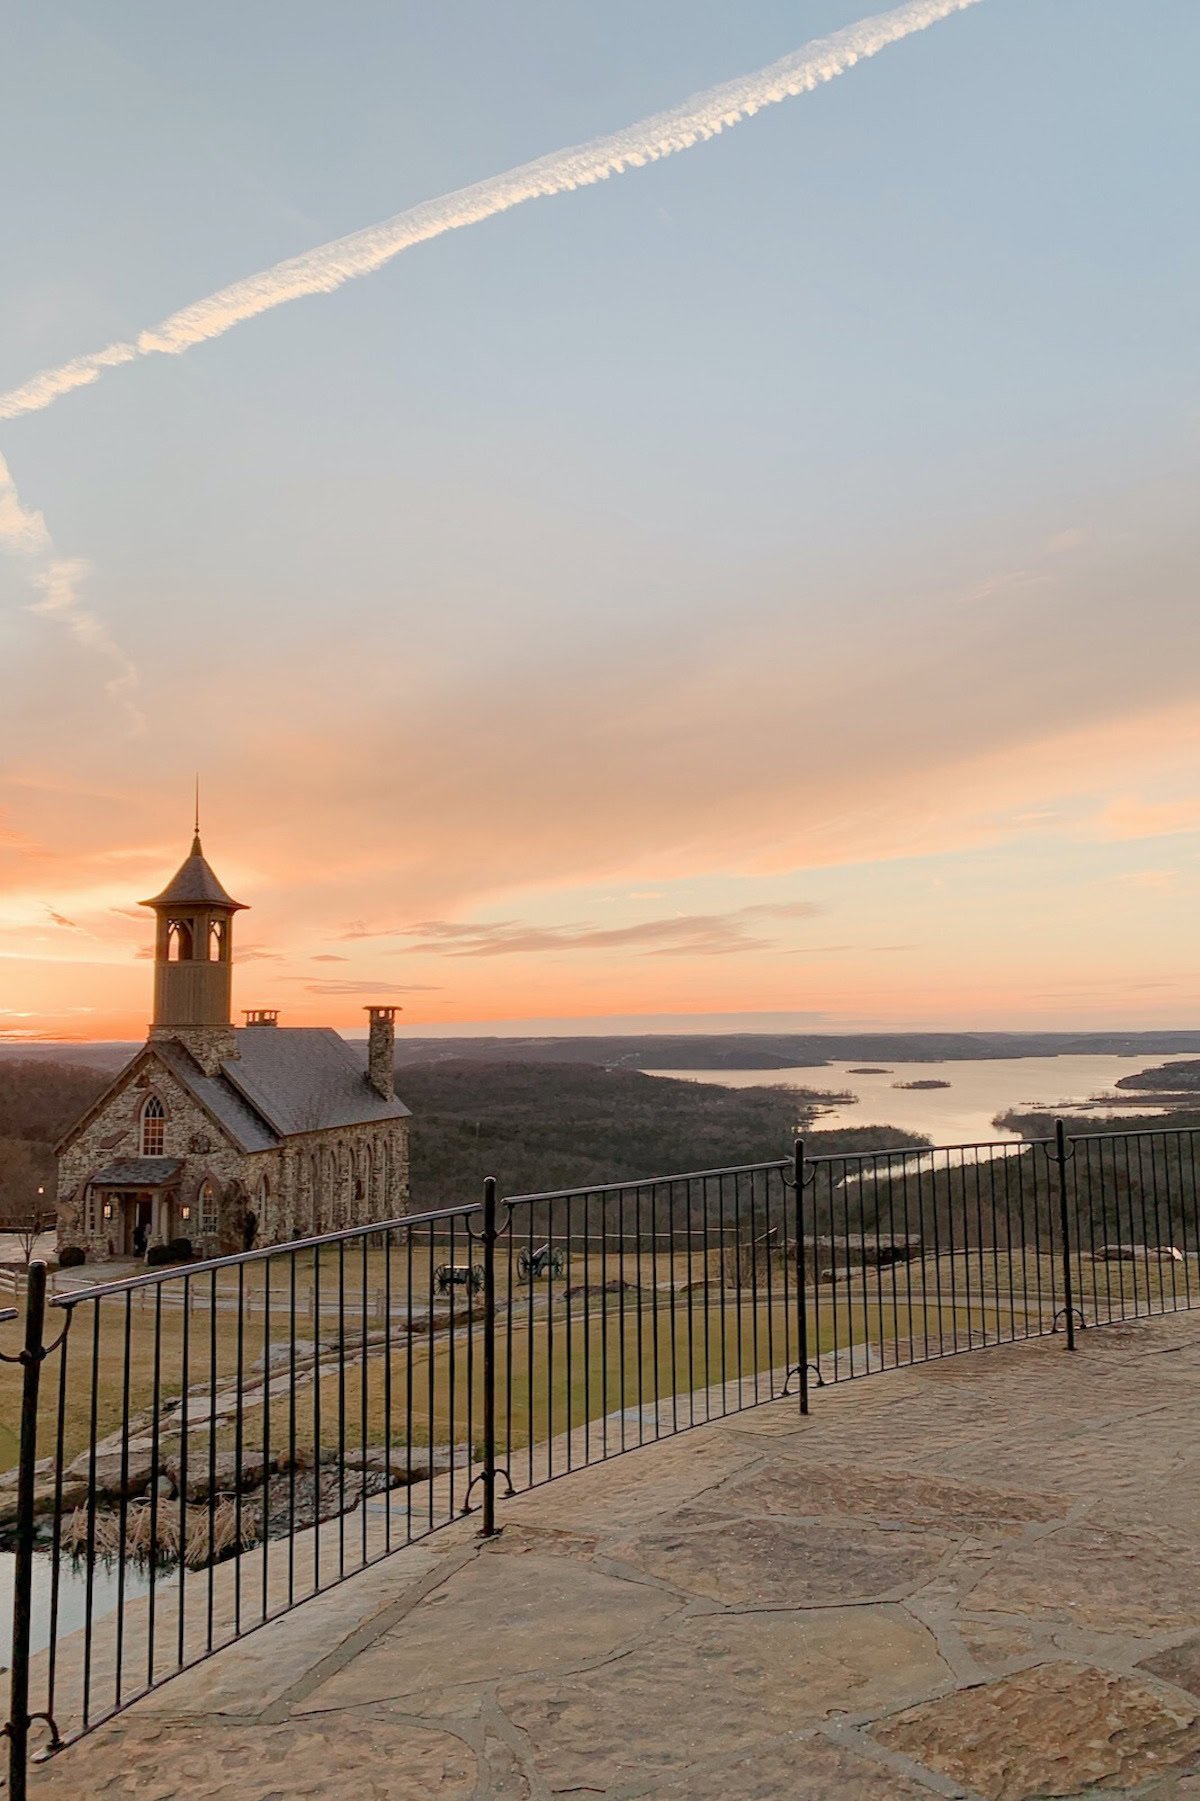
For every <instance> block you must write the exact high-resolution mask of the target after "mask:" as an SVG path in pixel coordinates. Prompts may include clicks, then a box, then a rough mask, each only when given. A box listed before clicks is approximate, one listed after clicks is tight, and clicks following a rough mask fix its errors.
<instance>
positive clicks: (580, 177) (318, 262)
mask: <svg viewBox="0 0 1200 1801" xmlns="http://www.w3.org/2000/svg"><path fill="white" fill-rule="evenodd" d="M978 4H979V0H908V4H906V5H903V6H897V7H894V8H893V9H892V10H891V11H890V12H885V13H878V14H875V15H873V16H872V17H870V18H867V19H861V20H859V22H858V23H857V24H856V25H847V26H846V27H845V29H844V30H842V31H835V32H834V33H833V34H832V35H831V36H829V37H824V38H816V39H814V40H813V42H811V43H809V44H805V45H804V46H803V48H802V49H800V50H795V51H793V52H792V53H791V54H790V55H788V56H784V57H781V58H780V59H779V61H778V62H774V63H768V64H767V66H766V68H764V69H759V70H757V71H755V73H753V74H751V75H741V76H738V77H737V78H736V79H735V80H733V81H727V82H723V83H722V84H721V85H720V86H719V87H715V88H708V89H707V90H706V91H705V92H704V93H702V94H694V95H693V96H692V98H691V99H690V100H685V101H684V102H683V103H682V105H680V106H676V107H672V108H671V109H670V110H669V111H667V112H662V113H655V114H654V115H653V116H652V117H651V118H649V119H643V120H642V122H641V123H640V124H638V125H629V126H626V127H625V129H624V130H622V131H616V132H613V133H611V134H610V135H609V136H608V137H602V138H593V139H592V140H591V142H590V143H587V144H577V145H575V146H574V147H572V148H570V149H566V150H556V151H553V152H551V154H550V155H549V156H542V157H539V158H538V159H537V160H536V161H535V162H531V163H522V164H521V166H520V167H519V168H516V169H510V170H508V171H507V173H505V174H503V175H493V176H491V177H489V179H488V180H487V181H479V182H475V183H474V184H473V185H472V186H471V187H466V188H458V189H456V190H455V192H454V193H452V194H444V195H443V196H442V197H441V198H440V199H438V200H426V201H423V202H422V203H421V204H420V205H419V206H413V207H409V208H408V210H407V211H406V212H403V213H397V214H396V215H395V216H394V217H393V218H391V219H385V220H384V221H383V222H382V223H381V224H379V225H369V226H367V227H366V229H365V230H363V231H356V232H352V233H351V234H350V235H349V237H345V238H336V239H334V240H333V242H332V243H329V244H320V245H318V246H317V248H316V249H314V250H306V251H305V252H304V253H303V254H302V255H301V256H295V257H291V258H290V259H289V260H288V261H286V262H282V263H276V264H275V265H274V267H273V268H270V269H264V270H263V271H261V272H260V273H259V274H258V275H251V276H248V277H247V278H246V279H245V280H244V281H237V282H234V283H233V284H232V286H230V287H227V288H220V289H218V291H217V292H216V293H215V294H209V295H208V296H207V298H206V299H204V300H197V301H195V302H194V303H193V304H192V305H191V306H186V307H184V308H183V309H182V310H181V311H180V312H177V313H172V314H171V315H170V317H169V318H166V319H164V320H163V321H162V322H161V324H159V325H155V326H152V327H151V328H150V329H149V330H148V331H144V332H142V333H141V335H140V336H139V337H138V338H137V339H136V340H135V341H134V342H132V343H118V344H110V345H109V346H108V348H107V349H106V350H99V351H95V352H94V353H93V354H91V355H90V356H81V357H75V358H74V359H73V360H72V361H71V362H69V363H63V364H62V365H61V366H60V367H59V368H57V369H46V370H43V371H42V373H41V374H40V375H35V376H33V377H32V379H31V380H29V381H27V382H25V383H23V384H22V386H20V387H18V388H13V389H11V390H10V391H9V392H8V393H6V394H0V419H14V418H16V417H17V416H18V415H19V414H21V413H36V412H40V411H41V409H42V408H43V407H48V406H50V405H51V404H52V403H53V402H54V401H56V400H59V399H61V397H62V396H63V395H64V394H69V393H70V392H71V391H72V389H74V388H82V387H86V386H87V385H88V384H89V383H91V382H94V381H97V380H98V379H99V378H100V376H101V375H102V374H103V373H104V371H105V370H106V369H112V368H115V367H117V366H118V365H119V364H122V363H130V362H133V361H134V359H135V358H137V357H143V356H155V355H165V356H178V355H180V354H181V353H182V352H183V351H185V350H190V349H191V348H192V346H193V345H194V344H204V343H207V342H208V340H209V339H210V338H219V337H220V336H221V335H222V333H224V332H227V331H229V330H231V329H232V327H233V326H235V325H240V324H241V323H242V321H243V320H244V319H253V318H255V317H256V316H257V315H258V314H259V313H265V312H268V311H269V310H270V309H271V308H272V307H276V306H283V305H284V303H285V302H286V301H289V300H299V299H300V298H301V297H302V296H303V295H305V294H330V293H332V292H333V290H334V289H335V288H340V287H341V286H342V284H343V282H347V281H353V280H354V279H355V277H356V276H360V275H369V274H371V273H372V272H373V271H374V270H376V269H380V268H382V267H383V265H384V264H385V263H388V262H390V261H391V259H392V258H393V257H394V256H399V255H400V254H401V252H402V251H405V250H410V249H412V247H413V245H414V244H423V243H427V242H428V240H429V239H430V238H438V237H441V236H442V235H443V233H445V232H448V231H457V230H459V229H461V227H463V226H464V225H476V224H478V223H479V222H480V220H483V219H490V218H493V217H494V216H495V215H496V214H497V213H503V212H507V211H508V210H509V208H510V207H514V206H520V205H521V204H522V202H523V201H526V200H536V199H539V198H541V197H543V196H546V195H550V194H565V193H568V192H570V191H571V190H572V189H573V188H581V187H587V186H589V185H590V184H591V183H593V182H597V181H606V180H607V179H608V177H609V176H611V175H621V174H623V173H624V171H625V170H626V169H638V168H642V167H643V166H644V165H645V164H646V163H652V162H658V161H659V160H660V159H661V158H662V157H665V156H673V155H674V154H675V153H676V151H679V150H690V149H691V148H692V146H693V145H695V144H698V143H700V142H702V141H703V140H704V139H706V138H712V137H716V135H717V133H718V132H721V131H724V130H726V129H727V128H728V127H729V126H732V125H738V124H740V123H741V121H742V120H743V119H749V118H752V117H753V115H754V114H755V113H756V112H759V111H760V110H761V109H762V108H763V107H764V106H774V105H776V104H777V103H778V102H779V101H781V100H788V99H790V98H792V97H793V96H795V95H798V94H807V93H811V91H812V90H813V89H814V88H817V87H820V86H821V85H822V83H824V82H827V81H833V80H834V79H835V77H837V76H838V75H843V74H845V72H846V70H847V69H852V68H853V67H854V65H855V63H858V62H861V61H863V59H864V58H866V57H869V56H875V55H877V54H878V52H879V51H880V50H885V49H886V48H887V47H888V45H889V44H896V43H899V42H900V40H901V39H902V38H907V37H911V36H912V34H913V33H914V32H916V31H924V30H926V29H927V28H928V27H929V26H930V25H936V24H937V23H938V22H939V21H940V20H942V19H946V18H949V17H950V15H951V14H952V13H958V12H965V11H966V9H967V7H969V6H977V5H978Z"/></svg>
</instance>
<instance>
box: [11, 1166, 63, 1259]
mask: <svg viewBox="0 0 1200 1801" xmlns="http://www.w3.org/2000/svg"><path fill="white" fill-rule="evenodd" d="M53 1170H54V1160H53V1156H52V1154H51V1152H50V1147H49V1146H48V1145H41V1144H31V1143H30V1142H29V1141H28V1140H26V1139H23V1138H0V1233H7V1234H10V1235H11V1236H12V1237H13V1238H15V1239H16V1241H17V1245H18V1248H19V1251H20V1256H21V1261H22V1263H23V1264H24V1266H25V1268H26V1269H28V1267H29V1264H30V1262H31V1261H32V1258H33V1253H34V1249H35V1247H36V1245H37V1241H38V1238H39V1237H40V1236H41V1234H42V1233H43V1232H45V1231H46V1230H47V1229H48V1228H49V1227H50V1226H52V1225H53V1224H54V1218H55V1208H54V1203H53V1201H52V1200H51V1199H50V1198H49V1196H50V1192H51V1184H52V1179H53Z"/></svg>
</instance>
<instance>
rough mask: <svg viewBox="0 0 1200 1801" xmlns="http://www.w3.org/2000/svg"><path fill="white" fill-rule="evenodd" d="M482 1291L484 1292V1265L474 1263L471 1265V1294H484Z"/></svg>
mask: <svg viewBox="0 0 1200 1801" xmlns="http://www.w3.org/2000/svg"><path fill="white" fill-rule="evenodd" d="M482 1290H483V1265H482V1264H481V1263H473V1264H472V1265H471V1293H472V1294H480V1293H482Z"/></svg>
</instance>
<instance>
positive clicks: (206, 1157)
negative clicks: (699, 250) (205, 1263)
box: [58, 1053, 409, 1259]
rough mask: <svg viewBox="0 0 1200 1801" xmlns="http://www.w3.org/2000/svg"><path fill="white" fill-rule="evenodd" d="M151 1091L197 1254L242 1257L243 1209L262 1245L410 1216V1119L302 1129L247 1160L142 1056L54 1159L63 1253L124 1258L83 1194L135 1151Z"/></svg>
mask: <svg viewBox="0 0 1200 1801" xmlns="http://www.w3.org/2000/svg"><path fill="white" fill-rule="evenodd" d="M139 1063H140V1067H139ZM150 1094H156V1095H157V1096H158V1097H159V1099H160V1100H161V1101H162V1103H163V1106H164V1108H165V1109H166V1121H165V1130H164V1146H163V1154H164V1155H165V1156H167V1157H179V1158H182V1159H183V1164H184V1167H183V1171H182V1173H181V1178H180V1185H179V1199H180V1202H181V1203H186V1204H188V1205H189V1206H190V1209H191V1217H190V1219H189V1220H188V1221H187V1222H182V1221H179V1220H178V1219H176V1220H175V1222H174V1223H173V1225H172V1227H171V1231H172V1232H173V1233H175V1234H177V1235H179V1236H182V1237H188V1238H190V1239H191V1240H192V1243H193V1245H194V1247H195V1249H196V1251H197V1252H198V1253H200V1254H201V1255H204V1256H217V1255H223V1254H225V1253H228V1252H231V1251H240V1250H241V1249H242V1248H243V1228H244V1223H245V1216H246V1213H247V1210H249V1211H251V1212H253V1214H254V1215H255V1218H256V1221H257V1233H256V1238H255V1243H256V1244H258V1245H268V1244H282V1243H286V1242H287V1241H288V1240H290V1239H294V1238H306V1237H308V1236H309V1235H310V1234H313V1233H317V1232H336V1231H339V1230H341V1229H343V1228H345V1227H347V1226H358V1225H369V1224H370V1223H371V1221H373V1220H385V1219H395V1218H397V1217H399V1216H400V1215H402V1214H404V1213H406V1212H407V1211H408V1210H409V1150H408V1122H407V1120H404V1119H399V1120H389V1121H387V1122H386V1123H384V1124H368V1125H361V1126H347V1127H344V1128H337V1129H334V1130H331V1131H327V1132H307V1133H301V1134H298V1135H297V1136H296V1137H293V1138H288V1139H287V1140H285V1141H284V1143H283V1144H282V1145H281V1146H280V1147H279V1148H278V1149H275V1150H270V1151H259V1152H255V1153H253V1154H251V1155H246V1154H244V1153H243V1152H241V1151H239V1150H237V1149H236V1147H234V1146H233V1145H231V1144H229V1143H228V1141H227V1140H226V1139H225V1138H224V1137H223V1136H222V1135H221V1133H220V1132H219V1131H218V1129H217V1128H216V1127H215V1126H214V1125H213V1123H212V1121H211V1120H210V1119H209V1117H208V1115H207V1114H206V1113H205V1112H204V1111H203V1110H202V1109H201V1108H200V1107H199V1106H197V1104H196V1103H195V1101H193V1100H192V1098H191V1097H190V1095H189V1094H188V1093H187V1091H186V1089H184V1088H183V1087H182V1086H181V1085H180V1083H179V1082H178V1081H177V1080H176V1078H175V1077H174V1075H173V1074H172V1073H171V1071H170V1070H169V1069H167V1068H166V1067H165V1065H163V1064H160V1063H159V1062H158V1061H157V1060H156V1059H154V1058H153V1057H151V1058H150V1059H149V1060H146V1061H144V1062H141V1053H139V1058H138V1059H135V1061H134V1063H133V1064H131V1065H130V1066H129V1068H128V1070H127V1071H126V1072H125V1076H124V1078H123V1079H122V1081H121V1083H120V1086H119V1087H118V1088H117V1090H116V1091H115V1092H114V1093H113V1094H112V1095H111V1096H110V1098H109V1100H108V1101H107V1103H106V1104H105V1106H104V1107H103V1108H102V1110H101V1111H100V1112H99V1113H98V1114H97V1115H96V1117H95V1118H94V1119H92V1120H90V1121H89V1123H88V1125H87V1126H86V1127H85V1128H84V1130H83V1131H82V1132H81V1133H80V1134H79V1136H78V1137H77V1138H76V1139H75V1140H74V1142H73V1143H72V1144H70V1145H69V1146H68V1148H67V1150H66V1151H65V1152H64V1153H63V1155H62V1157H61V1158H60V1160H59V1170H58V1242H59V1248H60V1249H62V1248H64V1247H65V1246H67V1245H81V1246H83V1247H84V1248H85V1249H86V1250H87V1252H88V1255H89V1258H93V1259H94V1258H105V1257H112V1256H118V1255H120V1252H121V1245H120V1242H119V1238H118V1233H119V1230H120V1226H119V1222H118V1221H116V1220H112V1221H107V1222H106V1221H105V1220H104V1219H103V1218H102V1217H101V1214H100V1209H99V1207H98V1206H97V1207H95V1208H94V1209H92V1212H93V1213H94V1217H93V1218H90V1219H89V1218H88V1217H87V1210H86V1209H85V1203H84V1190H85V1186H86V1184H87V1182H88V1181H89V1179H90V1178H92V1177H93V1176H95V1175H96V1174H97V1173H98V1172H99V1171H100V1170H101V1169H103V1168H104V1167H105V1165H107V1164H110V1163H113V1162H115V1161H117V1160H118V1159H120V1158H126V1157H137V1156H139V1155H140V1154H141V1135H140V1122H141V1111H142V1108H143V1106H144V1104H145V1102H146V1099H147V1097H148V1096H149V1095H150ZM205 1181H211V1182H213V1183H214V1184H216V1186H217V1188H218V1191H219V1194H220V1197H221V1199H220V1205H219V1211H218V1230H217V1232H216V1233H215V1234H210V1235H207V1236H206V1235H204V1234H202V1233H201V1230H200V1211H199V1205H198V1197H199V1193H200V1189H201V1187H202V1185H203V1183H204V1182H205Z"/></svg>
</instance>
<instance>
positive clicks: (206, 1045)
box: [139, 819, 245, 1075]
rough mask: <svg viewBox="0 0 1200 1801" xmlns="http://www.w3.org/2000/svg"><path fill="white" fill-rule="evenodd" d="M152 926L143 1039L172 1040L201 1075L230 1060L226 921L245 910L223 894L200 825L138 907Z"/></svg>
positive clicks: (229, 948) (233, 1039)
mask: <svg viewBox="0 0 1200 1801" xmlns="http://www.w3.org/2000/svg"><path fill="white" fill-rule="evenodd" d="M139 904H140V905H141V906H143V907H152V908H153V909H154V913H155V915H156V918H157V921H158V927H157V934H156V937H155V944H154V1020H153V1023H152V1025H151V1027H150V1036H151V1038H177V1039H178V1040H179V1041H180V1043H181V1044H183V1045H184V1046H185V1047H186V1048H187V1049H188V1050H189V1051H190V1052H191V1054H192V1056H193V1057H195V1059H196V1061H197V1063H199V1064H200V1067H201V1068H202V1069H203V1070H204V1071H205V1073H206V1074H207V1075H215V1074H216V1073H217V1071H218V1069H219V1068H220V1066H221V1064H222V1063H223V1062H226V1061H227V1060H228V1059H229V1058H231V1057H236V1056H237V1054H238V1052H237V1039H236V1037H235V1036H234V1031H233V1024H232V1020H231V1016H230V1009H231V1002H232V998H233V997H232V978H233V960H232V954H233V933H232V928H233V916H234V914H235V913H241V912H243V911H244V910H245V909H244V907H243V904H242V902H241V901H236V900H234V899H233V897H232V895H229V894H226V892H225V890H224V888H223V887H222V886H221V884H220V882H219V881H218V880H217V877H216V875H215V874H214V872H213V870H212V868H211V867H210V865H209V863H208V861H207V860H206V858H205V855H204V852H203V850H202V849H201V846H200V822H199V820H198V819H197V821H196V834H195V837H194V838H193V839H192V848H191V852H190V853H189V855H188V857H187V858H186V860H185V861H184V862H183V863H182V864H181V865H180V867H179V869H178V870H177V871H176V873H175V875H174V876H173V877H172V878H171V880H170V881H169V882H168V883H167V885H166V887H165V888H164V889H163V891H162V893H161V894H156V895H155V896H154V898H153V899H152V900H145V901H141V902H140V903H139Z"/></svg>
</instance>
